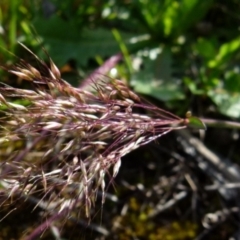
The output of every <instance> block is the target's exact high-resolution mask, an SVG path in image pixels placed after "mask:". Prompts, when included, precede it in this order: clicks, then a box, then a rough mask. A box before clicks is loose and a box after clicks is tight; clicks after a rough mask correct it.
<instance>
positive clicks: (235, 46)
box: [208, 38, 240, 68]
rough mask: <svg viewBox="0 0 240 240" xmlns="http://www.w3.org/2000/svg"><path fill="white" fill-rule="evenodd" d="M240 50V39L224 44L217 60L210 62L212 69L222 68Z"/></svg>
mask: <svg viewBox="0 0 240 240" xmlns="http://www.w3.org/2000/svg"><path fill="white" fill-rule="evenodd" d="M239 49H240V38H236V39H234V40H232V41H230V42H228V43H224V44H222V46H221V47H220V49H219V52H218V54H217V55H216V57H215V59H213V60H211V61H209V62H208V66H209V67H210V68H216V67H220V65H222V64H224V63H226V62H227V61H229V60H230V59H231V58H232V54H233V53H235V52H236V51H239Z"/></svg>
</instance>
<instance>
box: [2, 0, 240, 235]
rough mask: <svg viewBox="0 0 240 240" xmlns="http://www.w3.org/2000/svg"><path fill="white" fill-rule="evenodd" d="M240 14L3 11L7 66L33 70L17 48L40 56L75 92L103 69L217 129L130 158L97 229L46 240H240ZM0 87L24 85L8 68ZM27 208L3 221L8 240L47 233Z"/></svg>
mask: <svg viewBox="0 0 240 240" xmlns="http://www.w3.org/2000/svg"><path fill="white" fill-rule="evenodd" d="M239 11H240V3H239V1H237V0H230V1H223V0H219V1H213V0H209V1H201V0H182V1H177V0H176V1H174V0H164V1H154V0H128V1H127V0H124V1H117V0H115V1H114V0H107V1H101V0H83V1H80V0H69V1H57V0H55V1H54V0H51V1H50V0H42V1H27V0H22V1H20V0H16V1H8V0H2V1H1V3H0V46H1V49H0V63H1V65H4V66H11V65H12V64H13V63H15V62H16V61H18V58H22V59H24V60H26V61H27V62H29V63H31V62H32V61H33V59H32V57H31V56H29V54H28V53H27V52H26V50H24V49H23V48H22V47H21V46H20V45H19V44H18V43H17V41H20V42H21V43H23V44H25V45H26V46H27V47H28V48H29V49H31V50H32V51H33V52H34V53H36V54H37V55H38V56H40V57H41V58H43V59H46V60H47V56H46V54H45V53H44V51H43V50H42V47H44V49H46V51H47V52H48V54H49V55H50V56H51V58H52V59H53V61H54V62H55V64H56V65H57V66H58V67H59V68H60V70H61V72H62V74H63V78H64V79H66V80H67V81H69V82H70V83H71V84H72V85H74V86H83V85H86V84H87V82H88V79H89V74H90V73H92V72H94V71H96V69H97V71H100V72H101V73H102V74H109V76H111V77H114V78H115V77H116V78H118V79H123V80H124V81H126V82H127V83H128V84H129V86H131V88H132V89H133V90H134V91H135V92H137V93H139V94H142V95H143V96H144V97H145V98H147V99H149V100H151V101H152V102H153V103H154V104H156V105H158V106H160V107H162V108H164V109H167V110H169V111H171V112H173V113H174V114H177V115H179V116H184V115H185V113H186V112H187V111H188V110H191V111H192V112H193V114H194V115H196V116H199V117H202V118H203V119H205V120H206V121H205V122H206V123H207V124H211V125H212V126H214V127H216V126H219V128H218V129H216V128H212V127H211V126H210V127H209V128H208V130H207V131H206V132H200V134H199V132H198V131H197V132H192V131H191V132H190V131H188V132H180V131H179V132H176V133H170V134H169V135H167V136H164V137H163V138H161V139H159V141H158V142H155V143H152V144H149V145H148V146H146V147H143V148H141V149H139V150H137V151H134V152H133V153H131V154H129V155H128V156H126V157H125V158H124V159H123V166H122V167H121V170H120V172H119V174H118V176H117V178H116V179H115V181H114V184H113V185H111V186H109V190H108V194H109V195H108V197H107V201H106V204H105V205H104V206H101V204H100V203H99V206H98V207H97V208H96V209H97V211H96V213H95V218H93V219H91V222H90V223H89V224H88V222H87V220H86V221H85V220H83V219H70V220H67V219H65V220H63V221H62V222H57V223H56V224H55V225H53V226H52V227H51V228H50V230H49V231H46V232H45V233H44V235H43V238H44V237H45V238H46V239H152V240H155V239H198V240H199V239H230V237H236V239H238V238H239V231H240V229H239V220H240V219H239V201H238V199H239V180H240V171H239V162H240V156H239V150H238V149H239V144H240V142H239V130H238V129H239V125H238V123H237V122H238V120H239V117H240V90H239V89H240V75H239V71H240V69H239V60H240V51H239V49H240V34H239V22H240V21H239V20H240V19H239V18H240V17H239ZM100 66H104V68H100ZM91 76H92V77H93V76H94V75H91ZM0 80H1V82H5V83H7V84H9V85H12V86H20V85H21V84H22V82H20V81H16V79H15V78H13V77H12V76H9V74H8V73H6V71H4V70H1V72H0ZM206 118H207V119H206ZM209 119H217V120H218V121H210V120H209ZM219 120H222V121H223V122H219ZM226 121H234V123H232V124H228V122H226ZM229 127H230V128H229ZM199 138H200V141H199V140H198V139H199ZM0 157H1V155H0ZM0 160H1V161H4V159H0ZM31 204H32V203H30V202H26V203H24V204H22V205H21V207H19V208H18V210H17V211H15V212H13V213H12V214H11V215H9V217H7V218H5V219H4V221H2V222H1V223H0V227H1V235H2V239H21V237H22V239H24V237H23V236H25V235H27V233H30V232H31V231H32V230H33V229H34V228H35V227H36V226H38V225H39V224H40V223H39V221H41V220H40V219H41V218H40V216H41V209H37V210H36V211H34V212H33V213H30V212H31V209H32V208H33V207H32V206H31ZM7 211H9V209H4V210H2V212H1V215H2V216H5V214H6V212H7ZM210 213H211V214H210ZM13 229H14V231H13ZM58 231H59V232H58Z"/></svg>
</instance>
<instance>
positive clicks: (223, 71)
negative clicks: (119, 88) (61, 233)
mask: <svg viewBox="0 0 240 240" xmlns="http://www.w3.org/2000/svg"><path fill="white" fill-rule="evenodd" d="M239 8H240V3H239V2H238V1H236V0H231V1H228V3H226V2H225V1H213V0H212V1H200V0H182V1H177V0H175V1H174V0H164V1H154V0H131V1H116V0H115V1H114V0H108V1H101V0H91V1H80V0H69V1H64V2H63V1H58V0H42V1H27V0H24V1H20V0H17V1H7V0H3V1H1V3H0V30H1V31H0V34H1V38H0V45H1V52H2V55H1V58H0V60H1V63H3V64H4V63H8V62H9V61H10V62H12V61H13V57H12V55H11V54H9V53H7V51H4V50H8V51H10V52H12V53H13V54H15V55H17V56H18V57H24V56H25V55H24V53H23V49H21V48H20V47H19V46H18V45H17V41H20V42H22V43H24V44H25V45H26V46H27V47H29V48H30V49H32V50H33V51H34V52H36V53H37V54H38V55H40V56H43V55H44V53H43V52H42V51H41V48H40V46H44V48H46V50H47V51H48V53H49V55H50V56H51V58H52V59H53V60H54V61H55V62H56V64H57V65H58V66H59V67H63V66H65V65H66V64H67V63H69V62H70V63H73V65H74V67H75V68H76V70H78V71H79V72H81V73H83V74H82V76H86V74H87V72H88V71H89V70H90V69H94V68H95V67H97V65H98V63H99V62H104V60H105V59H107V58H108V57H110V56H112V55H114V54H117V53H118V52H120V51H122V53H123V55H124V60H125V61H124V63H123V64H119V65H118V66H116V68H117V69H118V70H119V71H118V77H119V78H121V77H125V78H127V79H128V80H129V83H130V84H131V85H132V86H133V88H134V89H135V90H136V91H137V92H139V93H142V94H147V95H149V96H152V97H154V98H157V99H159V100H161V101H164V102H166V103H167V105H168V106H169V107H173V108H175V109H176V108H177V109H179V108H180V106H181V108H180V110H179V113H181V114H182V113H184V112H186V111H187V110H188V109H191V110H192V111H193V112H194V114H205V115H207V114H208V112H207V109H214V112H215V113H221V114H224V115H227V116H229V117H233V118H239V117H240V95H239V87H240V77H239V58H240V54H239V49H240V37H239V30H238V29H237V26H238V25H237V23H238V21H239V16H238V11H239ZM223 19H224V20H223ZM116 33H117V34H116ZM124 49H125V50H124ZM129 56H130V57H131V59H130V58H129ZM99 59H102V60H100V61H99ZM129 59H130V60H131V61H129ZM139 63H140V65H139ZM124 64H125V69H126V70H125V71H121V69H123V68H124ZM122 65H123V67H122V68H121V66H122ZM84 73H85V74H84ZM199 99H200V100H201V99H203V100H206V99H208V100H210V103H209V101H208V103H207V104H208V105H207V106H205V109H206V111H204V112H201V111H202V110H201V111H200V108H201V109H202V106H199V105H197V106H196V105H195V102H196V101H198V100H199ZM205 102H207V101H205ZM212 107H214V108H212ZM211 111H212V110H211Z"/></svg>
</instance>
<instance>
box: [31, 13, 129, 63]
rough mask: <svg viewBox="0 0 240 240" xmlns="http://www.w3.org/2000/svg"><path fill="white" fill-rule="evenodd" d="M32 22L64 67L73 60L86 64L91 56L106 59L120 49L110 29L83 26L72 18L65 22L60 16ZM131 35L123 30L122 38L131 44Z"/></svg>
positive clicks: (46, 45) (56, 61) (50, 52)
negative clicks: (81, 27)
mask: <svg viewBox="0 0 240 240" xmlns="http://www.w3.org/2000/svg"><path fill="white" fill-rule="evenodd" d="M33 24H34V26H35V28H36V30H37V33H38V34H39V35H40V36H41V37H42V38H43V39H44V46H45V47H46V48H47V50H48V52H49V55H50V56H51V58H52V59H53V61H54V62H55V63H56V64H57V65H58V66H63V65H64V64H65V63H66V62H67V61H69V60H70V59H74V60H77V62H78V64H79V65H82V66H86V65H87V63H88V60H89V59H90V58H95V56H97V55H99V56H101V57H102V58H105V57H108V56H111V55H113V54H116V53H117V52H119V51H120V48H119V46H118V43H117V42H116V40H115V39H114V37H113V35H112V33H111V31H110V30H106V29H103V28H102V29H80V28H79V27H77V25H76V24H75V23H74V22H73V21H69V22H67V21H63V20H62V19H60V18H59V17H57V16H53V17H51V18H50V19H44V18H40V17H38V18H37V19H35V21H34V23H33ZM132 36H133V35H132V34H123V33H121V37H122V38H123V39H124V40H125V41H126V42H127V43H128V44H130V43H129V39H130V38H131V37H132Z"/></svg>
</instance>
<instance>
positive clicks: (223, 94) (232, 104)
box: [209, 89, 240, 118]
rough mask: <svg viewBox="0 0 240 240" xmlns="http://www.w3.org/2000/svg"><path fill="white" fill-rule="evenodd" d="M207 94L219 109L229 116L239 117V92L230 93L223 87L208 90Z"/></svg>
mask: <svg viewBox="0 0 240 240" xmlns="http://www.w3.org/2000/svg"><path fill="white" fill-rule="evenodd" d="M209 96H210V97H211V99H212V100H213V102H214V103H215V104H216V105H217V107H218V109H219V111H220V112H221V113H222V114H224V115H227V116H229V117H234V118H240V94H239V93H230V92H227V91H225V90H223V89H216V90H215V91H211V92H209Z"/></svg>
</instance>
